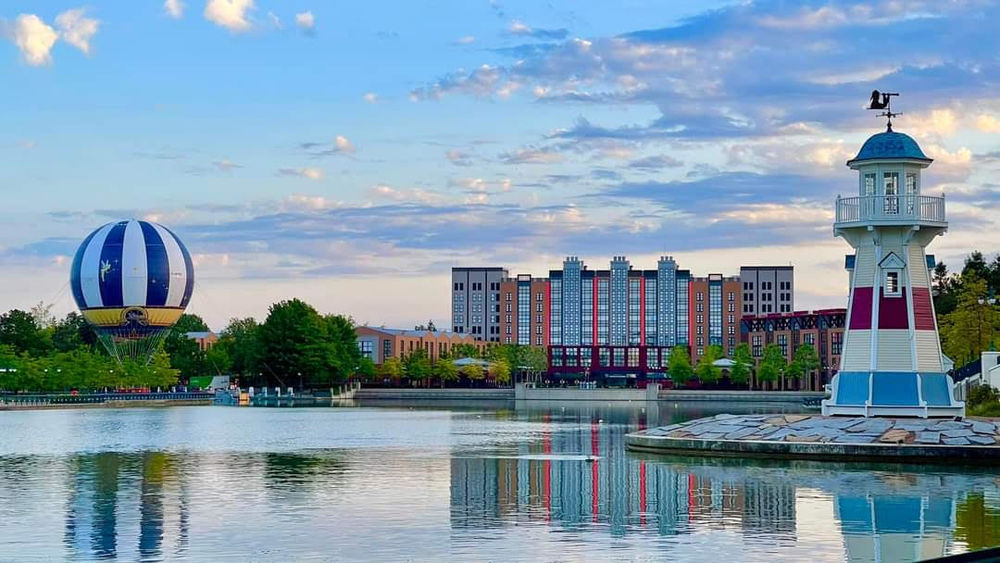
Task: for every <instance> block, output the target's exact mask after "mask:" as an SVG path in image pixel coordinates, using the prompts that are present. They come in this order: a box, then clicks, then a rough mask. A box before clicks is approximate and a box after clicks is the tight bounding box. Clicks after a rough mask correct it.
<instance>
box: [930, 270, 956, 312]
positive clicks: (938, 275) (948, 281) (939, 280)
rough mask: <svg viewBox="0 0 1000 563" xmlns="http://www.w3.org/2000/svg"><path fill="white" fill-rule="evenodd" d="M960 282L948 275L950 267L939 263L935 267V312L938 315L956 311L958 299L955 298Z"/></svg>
mask: <svg viewBox="0 0 1000 563" xmlns="http://www.w3.org/2000/svg"><path fill="white" fill-rule="evenodd" d="M957 285H958V280H957V279H956V278H955V276H953V275H951V274H949V273H948V266H946V265H945V264H944V262H938V263H937V264H936V265H935V266H934V280H933V288H932V289H933V294H934V311H935V312H937V314H938V315H946V314H948V313H950V312H952V311H954V310H955V305H956V304H957V299H956V297H955V293H956V286H957Z"/></svg>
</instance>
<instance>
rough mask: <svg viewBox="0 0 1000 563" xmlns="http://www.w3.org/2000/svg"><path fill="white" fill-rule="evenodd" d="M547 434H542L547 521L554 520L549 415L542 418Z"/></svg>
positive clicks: (543, 482)
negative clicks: (544, 456)
mask: <svg viewBox="0 0 1000 563" xmlns="http://www.w3.org/2000/svg"><path fill="white" fill-rule="evenodd" d="M542 421H543V422H545V429H546V432H545V433H544V434H542V453H544V454H545V455H546V459H545V460H544V461H542V503H543V504H544V505H545V519H546V520H551V519H552V475H551V472H552V461H551V460H550V459H548V454H551V453H552V435H551V434H550V433H549V432H548V422H549V415H545V416H543V417H542Z"/></svg>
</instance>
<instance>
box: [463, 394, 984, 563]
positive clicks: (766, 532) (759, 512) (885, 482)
mask: <svg viewBox="0 0 1000 563" xmlns="http://www.w3.org/2000/svg"><path fill="white" fill-rule="evenodd" d="M578 412H579V411H577V413H578ZM631 412H632V415H630V418H628V419H622V418H621V417H620V416H619V417H616V414H615V413H614V412H609V411H607V410H602V409H598V410H595V411H593V412H590V413H584V415H583V416H582V417H580V419H576V420H569V421H567V420H559V421H558V422H561V423H565V422H571V424H559V423H557V419H558V416H559V415H558V412H551V411H550V412H543V413H529V414H528V417H529V418H536V419H538V420H540V421H541V422H543V423H546V424H547V425H548V431H546V432H543V433H542V436H541V439H533V438H532V439H528V438H526V439H525V440H524V443H523V444H521V445H519V446H518V451H517V453H516V454H514V455H507V454H506V453H504V454H501V455H497V456H489V457H487V456H481V455H479V456H475V455H470V456H462V455H460V453H456V455H455V456H454V457H453V459H452V462H451V525H452V527H453V528H454V529H456V530H461V529H488V528H500V527H505V526H512V525H516V524H519V523H521V522H524V521H531V522H549V525H551V526H556V527H559V528H561V529H567V530H572V529H579V528H582V527H585V526H587V525H588V524H594V523H596V524H599V525H603V526H606V527H607V528H608V529H609V530H610V533H611V534H612V535H613V536H616V537H621V536H626V535H628V534H631V533H648V532H651V531H655V532H656V533H658V534H660V535H677V534H688V533H694V532H699V531H705V530H735V531H738V532H739V533H741V534H742V535H743V537H745V538H747V539H752V540H753V542H760V541H763V542H771V543H774V544H777V543H780V542H795V541H796V540H797V539H798V538H797V536H796V524H797V513H796V512H797V511H796V507H797V502H798V499H799V498H800V497H802V496H810V497H812V499H811V500H812V501H813V502H817V501H816V499H815V497H816V496H817V495H819V496H820V497H823V498H821V499H820V501H825V502H826V503H828V504H829V503H832V512H833V515H834V516H835V521H832V522H831V521H824V522H822V523H821V525H824V526H829V530H830V531H831V533H832V534H836V533H837V530H838V529H839V533H840V537H841V538H842V542H843V548H844V552H845V555H846V557H847V559H848V560H849V561H914V560H922V559H927V558H932V557H941V556H943V555H946V554H949V553H953V552H955V551H956V548H958V549H957V551H964V550H966V549H980V548H983V547H989V546H991V545H996V544H997V543H1000V510H995V509H994V510H993V512H994V513H995V514H993V517H992V518H991V517H990V514H989V513H990V509H989V508H988V507H984V505H983V503H981V502H980V504H978V505H976V504H975V500H976V499H975V498H974V493H973V495H970V494H969V493H970V492H973V491H977V490H979V491H981V490H984V489H985V490H996V487H997V481H996V478H995V476H992V475H990V474H988V473H983V472H977V471H976V470H969V472H965V473H956V474H941V473H935V472H933V471H934V470H933V469H922V468H919V467H912V466H910V467H901V466H892V467H888V466H884V465H883V466H872V465H866V466H863V467H861V466H858V465H854V466H852V465H848V464H829V463H826V464H824V463H815V462H771V463H768V462H760V461H756V462H755V461H751V460H727V459H702V458H665V457H661V458H657V457H654V456H648V457H643V456H636V455H631V454H628V453H626V452H625V447H624V437H625V434H626V433H627V432H629V431H631V429H632V428H635V427H642V426H643V425H644V422H645V420H644V418H645V415H644V413H643V414H640V415H637V414H635V413H636V411H635V410H632V411H631ZM522 414H523V413H522ZM599 420H603V422H598V421H599ZM572 422H576V424H573V423H572ZM593 458H597V459H593ZM970 499H971V500H970ZM987 504H989V503H987ZM956 510H958V511H959V514H958V519H956ZM963 510H964V512H962V511H963ZM984 515H985V516H984ZM963 518H964V520H966V521H968V522H970V525H969V526H963V525H962V524H963V522H962V520H963ZM970 527H971V528H972V530H969V529H968V528H970ZM973 535H974V536H975V537H976V538H978V539H979V541H978V542H977V541H969V540H968V537H969V536H973ZM954 538H957V539H958V543H957V544H956V540H955V539H954ZM963 540H964V541H963ZM991 542H992V543H991Z"/></svg>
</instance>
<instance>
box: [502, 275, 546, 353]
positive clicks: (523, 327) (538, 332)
mask: <svg viewBox="0 0 1000 563" xmlns="http://www.w3.org/2000/svg"><path fill="white" fill-rule="evenodd" d="M549 302H550V301H549V280H548V278H533V277H531V275H530V274H519V275H518V276H517V277H516V278H506V279H504V280H503V281H501V282H500V341H501V342H503V343H504V344H519V345H521V346H548V345H549V322H550V313H549Z"/></svg>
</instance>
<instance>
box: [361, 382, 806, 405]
mask: <svg viewBox="0 0 1000 563" xmlns="http://www.w3.org/2000/svg"><path fill="white" fill-rule="evenodd" d="M824 396H825V394H824V393H815V392H798V391H698V390H695V391H690V390H673V389H670V390H659V389H657V388H655V387H652V386H651V387H648V388H646V389H577V388H575V387H574V388H559V387H530V386H526V385H522V384H519V385H517V387H516V388H515V389H428V388H419V389H412V388H408V389H382V388H363V389H360V390H358V391H357V392H356V393H355V396H354V398H355V399H357V400H360V401H407V400H421V401H449V400H450V401H479V400H489V401H509V400H517V401H602V402H636V401H656V400H659V401H669V402H676V403H688V402H691V403H699V402H724V403H755V404H760V403H788V404H797V405H800V404H803V403H805V402H808V401H818V400H820V399H822V398H823V397H824Z"/></svg>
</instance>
